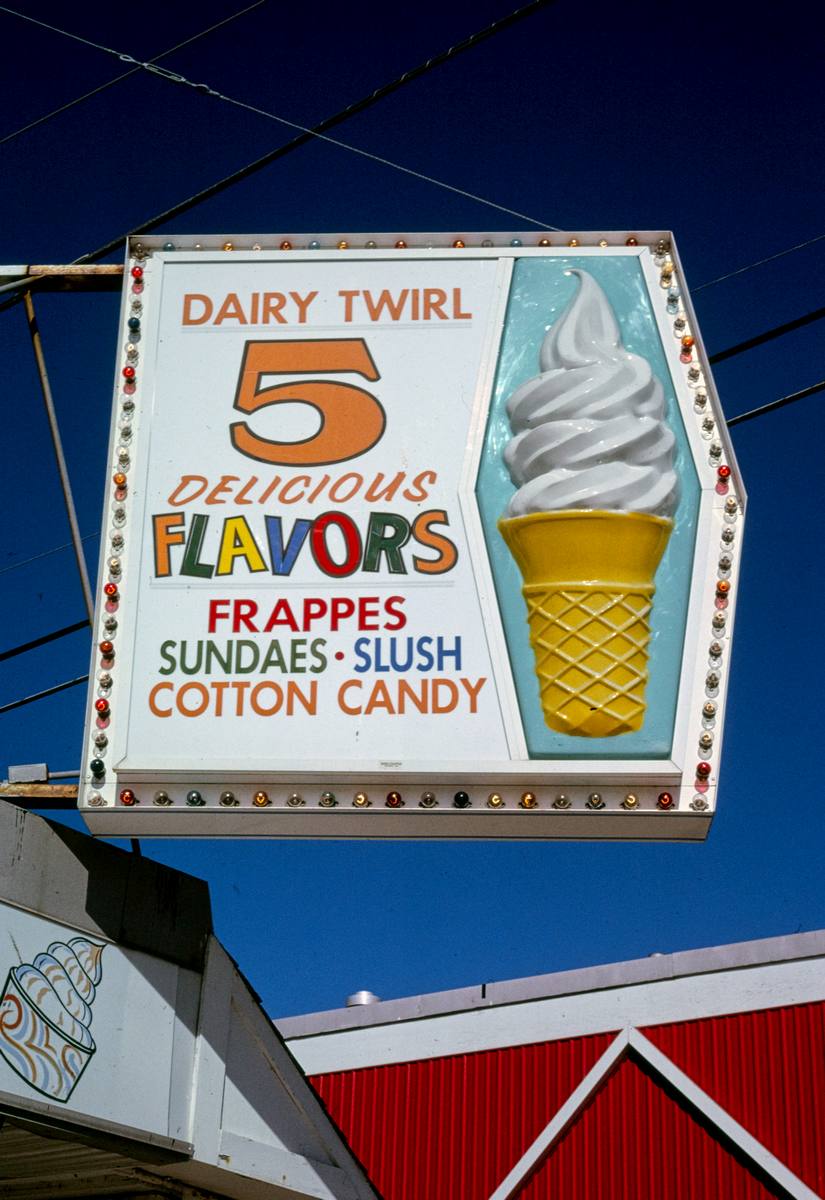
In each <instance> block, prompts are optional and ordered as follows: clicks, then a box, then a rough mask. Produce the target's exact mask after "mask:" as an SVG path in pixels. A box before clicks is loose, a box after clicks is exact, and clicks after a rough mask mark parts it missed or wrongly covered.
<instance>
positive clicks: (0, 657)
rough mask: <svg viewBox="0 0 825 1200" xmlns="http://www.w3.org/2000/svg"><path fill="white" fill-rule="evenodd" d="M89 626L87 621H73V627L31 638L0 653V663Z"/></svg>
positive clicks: (66, 626) (69, 626)
mask: <svg viewBox="0 0 825 1200" xmlns="http://www.w3.org/2000/svg"><path fill="white" fill-rule="evenodd" d="M90 624H91V622H89V621H88V620H87V621H75V623H74V625H65V626H64V627H63V629H55V630H54V631H53V632H52V633H44V634H43V636H42V637H38V638H33V639H32V641H30V642H22V643H21V645H19V646H12V648H11V649H10V650H3V651H0V662H5V661H6V659H7V658H15V657H16V655H18V654H26V653H27V652H28V651H29V650H36V649H37V648H38V646H46V645H48V644H49V642H56V641H57V639H58V638H62V637H67V636H68V634H70V633H77V632H78V630H80V629H88V628H89V627H90Z"/></svg>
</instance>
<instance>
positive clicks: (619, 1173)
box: [456, 1059, 775, 1200]
mask: <svg viewBox="0 0 825 1200" xmlns="http://www.w3.org/2000/svg"><path fill="white" fill-rule="evenodd" d="M516 1196H517V1197H518V1200H551V1198H552V1200H772V1198H773V1197H774V1196H775V1193H774V1192H773V1191H768V1189H767V1188H765V1187H763V1186H762V1184H760V1183H759V1182H758V1181H757V1180H756V1179H755V1178H754V1177H753V1175H751V1173H750V1172H749V1171H748V1170H747V1168H746V1167H744V1166H742V1165H741V1164H740V1163H739V1162H737V1161H736V1159H735V1158H733V1157H732V1155H731V1154H730V1153H728V1151H727V1150H726V1149H724V1148H723V1147H722V1146H721V1145H720V1144H719V1143H718V1142H717V1141H716V1140H715V1139H714V1138H713V1137H712V1136H711V1135H710V1134H709V1133H707V1132H706V1131H705V1130H704V1129H703V1128H702V1127H701V1126H700V1125H698V1124H697V1123H696V1121H694V1119H693V1118H692V1117H691V1116H689V1115H688V1113H687V1112H685V1111H684V1110H683V1109H682V1108H681V1107H680V1106H679V1105H678V1104H677V1103H676V1101H675V1100H672V1099H671V1098H670V1096H668V1095H666V1093H665V1092H664V1091H662V1089H661V1088H660V1087H659V1086H658V1084H656V1083H654V1082H653V1081H652V1080H651V1079H650V1078H648V1076H647V1075H645V1074H644V1072H643V1071H642V1070H641V1069H640V1068H639V1067H638V1066H637V1065H636V1063H634V1062H633V1061H632V1060H630V1059H625V1060H624V1062H623V1063H622V1064H621V1066H620V1067H619V1069H618V1071H617V1072H616V1073H615V1074H614V1075H613V1076H611V1078H610V1079H609V1080H608V1081H607V1082H606V1083H605V1085H604V1087H603V1088H602V1089H601V1090H600V1091H599V1092H597V1093H596V1096H595V1097H594V1099H593V1102H592V1103H591V1104H590V1105H589V1106H588V1107H587V1108H586V1109H585V1110H584V1112H583V1113H582V1114H581V1116H580V1118H579V1120H578V1121H577V1122H576V1123H575V1124H574V1125H573V1126H572V1128H571V1129H570V1130H569V1131H568V1132H567V1134H566V1135H565V1136H564V1137H563V1138H562V1140H561V1141H560V1142H559V1143H558V1145H557V1146H556V1147H555V1149H554V1150H553V1151H552V1152H551V1153H550V1154H549V1155H548V1157H547V1158H546V1159H545V1160H544V1162H543V1163H542V1164H541V1166H540V1167H539V1169H538V1170H537V1171H536V1173H535V1174H534V1175H533V1176H532V1178H531V1179H530V1180H529V1181H528V1182H527V1183H526V1185H525V1186H524V1187H523V1188H522V1189H520V1190H519V1191H518V1192H516ZM456 1200H457V1198H456Z"/></svg>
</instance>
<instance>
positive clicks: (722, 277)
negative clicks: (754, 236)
mask: <svg viewBox="0 0 825 1200" xmlns="http://www.w3.org/2000/svg"><path fill="white" fill-rule="evenodd" d="M823 239H825V233H818V234H817V235H816V237H812V238H809V239H808V241H807V242H798V243H797V244H796V245H795V246H788V248H787V250H779V251H778V252H777V253H776V254H769V255H768V257H767V258H760V259H757V261H756V262H752V263H748V264H747V266H745V267H737V269H736V270H735V271H728V273H727V275H717V276H716V278H715V279H709V280H708V281H707V283H700V284H699V286H698V287H694V288H691V289H690V290H691V293H692V294H693V295H695V294H696V292H701V291H704V289H705V288H709V287H713V285H714V284H715V283H724V282H725V280H726V279H733V277H734V276H735V275H744V274H745V272H746V271H752V270H753V269H754V267H763V266H764V265H765V263H769V262H774V261H775V260H776V259H777V258H784V257H785V255H786V254H793V252H794V251H795V250H804V249H805V248H806V247H807V246H813V245H814V244H815V243H816V242H821V241H823Z"/></svg>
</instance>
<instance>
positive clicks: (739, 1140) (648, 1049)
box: [490, 1028, 821, 1200]
mask: <svg viewBox="0 0 825 1200" xmlns="http://www.w3.org/2000/svg"><path fill="white" fill-rule="evenodd" d="M630 1051H633V1053H634V1054H635V1055H636V1056H637V1057H638V1058H640V1059H642V1060H643V1061H644V1062H645V1063H646V1064H647V1065H648V1066H649V1067H650V1068H651V1069H652V1070H653V1071H654V1073H655V1074H656V1075H658V1076H660V1077H661V1078H662V1079H663V1080H665V1081H666V1082H667V1083H668V1084H669V1085H670V1086H671V1087H672V1088H673V1090H674V1091H675V1092H676V1093H677V1094H678V1095H679V1096H680V1097H681V1098H682V1099H683V1100H685V1101H687V1103H688V1104H689V1105H690V1106H691V1107H692V1108H694V1109H696V1110H697V1111H698V1112H700V1113H701V1114H702V1116H703V1117H705V1118H706V1120H707V1121H708V1122H709V1124H710V1125H712V1126H713V1128H714V1129H715V1130H716V1131H717V1132H718V1133H721V1134H722V1135H723V1136H724V1137H725V1138H726V1139H727V1140H728V1141H729V1142H732V1143H733V1145H734V1146H736V1148H737V1149H738V1150H740V1151H741V1152H742V1154H743V1155H744V1156H745V1157H746V1158H747V1159H749V1160H750V1161H751V1162H752V1163H753V1164H754V1165H755V1166H757V1167H758V1168H759V1169H760V1170H761V1171H762V1172H763V1173H764V1174H765V1175H766V1176H767V1177H768V1178H769V1179H770V1180H771V1182H772V1183H775V1184H776V1185H777V1186H778V1187H780V1188H782V1189H783V1190H784V1191H785V1192H786V1193H787V1194H788V1195H789V1196H792V1197H793V1200H821V1198H820V1197H819V1195H818V1193H817V1192H814V1191H812V1190H811V1189H810V1188H809V1187H808V1186H807V1184H805V1183H803V1182H802V1180H801V1179H799V1177H798V1176H796V1175H794V1173H793V1171H791V1170H789V1169H788V1167H786V1166H785V1164H784V1163H783V1162H781V1161H780V1160H779V1159H778V1158H777V1157H776V1155H774V1154H771V1152H770V1150H767V1149H766V1148H765V1146H763V1145H762V1143H761V1142H759V1141H757V1139H756V1138H755V1137H753V1135H752V1134H750V1133H748V1131H747V1130H746V1129H745V1128H743V1126H742V1125H740V1124H739V1122H738V1121H735V1120H734V1119H733V1117H732V1116H731V1115H730V1113H728V1112H726V1111H725V1109H724V1108H722V1107H721V1106H720V1105H719V1104H717V1103H716V1101H715V1100H713V1099H712V1098H711V1097H710V1096H709V1095H708V1094H707V1092H705V1091H703V1090H702V1089H701V1088H700V1087H699V1086H698V1085H697V1084H696V1083H694V1082H693V1080H692V1079H691V1078H690V1077H689V1076H687V1075H686V1074H685V1073H684V1071H681V1070H680V1069H679V1068H678V1067H677V1066H676V1064H675V1063H673V1062H672V1061H671V1059H669V1058H668V1057H667V1055H665V1054H663V1053H662V1052H661V1050H659V1049H657V1047H656V1046H654V1045H653V1043H652V1042H651V1041H650V1040H649V1039H648V1038H646V1037H645V1036H644V1034H643V1033H640V1032H639V1030H638V1029H631V1028H627V1029H623V1030H622V1031H621V1032H620V1033H619V1034H617V1035H616V1037H615V1038H614V1040H613V1041H612V1042H611V1043H610V1045H609V1046H608V1048H607V1049H606V1050H605V1052H604V1054H602V1056H601V1058H600V1059H599V1060H598V1062H596V1063H595V1064H594V1066H593V1067H592V1068H591V1069H590V1071H588V1073H587V1075H585V1077H584V1079H583V1080H582V1081H581V1083H580V1084H579V1086H578V1087H577V1088H576V1089H575V1091H573V1092H571V1094H570V1095H569V1096H568V1098H567V1100H565V1102H564V1104H562V1106H561V1108H560V1109H559V1110H558V1112H557V1113H556V1114H555V1115H554V1116H553V1117H552V1119H551V1120H550V1121H549V1122H548V1124H547V1125H546V1126H545V1127H544V1129H543V1130H542V1131H541V1133H540V1134H539V1135H538V1137H537V1138H536V1139H535V1141H534V1142H533V1143H532V1145H531V1146H529V1147H528V1148H527V1150H526V1151H525V1152H524V1154H523V1155H522V1156H521V1158H520V1159H519V1160H518V1162H517V1163H516V1164H515V1166H514V1167H513V1168H512V1170H511V1171H510V1172H509V1173H508V1175H507V1176H506V1177H505V1178H504V1179H503V1180H502V1181H501V1183H500V1184H499V1185H498V1187H497V1188H496V1190H495V1191H494V1192H492V1193H491V1195H490V1200H512V1198H513V1197H514V1196H515V1195H516V1193H517V1192H518V1190H519V1189H520V1188H521V1187H522V1186H523V1185H524V1183H525V1182H526V1180H527V1178H528V1176H529V1175H530V1174H531V1172H532V1171H534V1170H535V1168H536V1166H537V1165H538V1164H539V1163H540V1162H541V1160H542V1159H543V1158H544V1157H545V1156H546V1155H547V1154H548V1153H549V1151H550V1150H551V1149H552V1148H553V1146H554V1145H555V1144H556V1143H557V1142H559V1141H560V1140H561V1138H562V1137H563V1136H564V1134H565V1133H566V1132H567V1130H568V1129H569V1128H570V1126H571V1125H572V1124H573V1123H574V1122H575V1121H576V1119H577V1118H578V1116H579V1114H580V1113H581V1111H582V1109H584V1107H585V1106H586V1105H587V1104H588V1103H589V1102H590V1101H591V1100H592V1098H593V1096H594V1095H595V1093H596V1092H597V1091H598V1090H599V1089H600V1088H601V1086H602V1084H603V1083H604V1081H605V1080H606V1079H607V1077H608V1076H609V1075H610V1074H612V1072H613V1071H614V1070H615V1069H616V1067H618V1065H619V1064H620V1063H621V1062H622V1061H623V1060H624V1059H625V1058H626V1057H627V1056H628V1053H629V1052H630Z"/></svg>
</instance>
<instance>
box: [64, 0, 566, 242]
mask: <svg viewBox="0 0 825 1200" xmlns="http://www.w3.org/2000/svg"><path fill="white" fill-rule="evenodd" d="M557 2H558V0H531V2H530V3H529V4H525V5H524V6H523V7H522V8H518V9H516V10H515V11H514V12H512V13H510V14H509V15H508V16H506V17H501V18H500V19H499V20H498V21H493V23H492V24H491V25H488V26H487V27H486V28H485V29H481V30H479V31H478V32H477V33H474V34H471V35H470V36H469V37H467V38H464V40H463V41H461V42H456V44H455V45H454V46H450V47H449V49H447V50H444V51H442V52H441V53H440V54H436V55H434V56H433V57H432V58H428V59H427V60H426V62H423V63H421V64H419V66H417V67H413V68H412V69H411V70H409V71H405V72H404V74H403V75H399V76H398V78H397V79H393V80H392V81H391V82H390V83H386V84H384V85H383V86H382V87H380V88H376V90H375V91H374V92H371V93H370V94H369V95H368V96H364V97H362V99H360V100H356V101H355V102H354V103H352V104H349V105H347V107H346V108H342V109H340V111H339V112H337V113H335V114H334V115H333V116H331V117H326V118H325V119H324V120H323V121H320V122H319V123H318V124H317V125H313V126H312V128H306V129H304V128H303V127H302V126H298V128H300V129H301V130H302V132H301V133H300V134H298V135H297V136H296V137H294V138H292V140H291V141H289V142H286V143H285V144H284V145H282V146H278V147H277V149H275V150H270V151H269V152H268V153H267V154H264V155H263V156H262V157H261V158H258V159H255V161H254V162H251V163H248V164H247V165H246V166H245V167H241V168H240V169H239V170H237V171H234V172H233V173H232V174H231V175H226V176H225V177H224V178H223V179H220V180H218V181H217V182H216V183H213V184H211V185H210V186H209V187H207V188H203V189H202V190H201V191H200V192H196V193H194V194H193V195H192V196H189V197H187V199H185V200H182V201H180V202H179V203H178V204H175V205H173V206H172V207H171V208H167V209H166V210H165V211H164V212H162V213H158V214H157V216H154V217H151V218H150V219H149V220H147V221H144V222H142V223H141V224H140V225H138V226H136V227H135V228H134V229H131V230H129V231H128V233H126V234H121V235H120V236H119V237H116V238H113V239H112V240H111V241H109V242H107V243H106V244H105V245H103V246H100V247H98V249H96V250H93V251H91V252H90V253H88V254H84V255H83V256H82V257H81V258H79V259H77V260H76V261H77V262H96V261H97V260H98V259H100V258H105V257H106V255H107V254H111V253H112V251H114V250H117V249H118V248H119V247H120V246H121V245H122V243H123V240H124V238H126V237H136V236H137V235H138V234H141V233H149V232H150V230H152V229H155V228H156V227H157V226H158V225H161V224H162V223H163V222H165V221H169V220H172V218H173V217H178V216H180V215H181V214H182V213H184V212H188V210H189V209H191V208H194V207H195V205H197V204H201V203H203V201H204V200H209V199H211V197H212V196H216V195H218V194H219V193H220V192H222V191H224V190H225V189H226V188H228V187H231V186H232V185H233V184H235V183H240V182H241V181H242V180H244V179H247V178H248V177H249V176H250V175H253V174H255V173H256V172H258V171H260V170H262V169H263V168H264V167H266V166H269V164H270V163H272V162H275V161H277V160H278V159H280V158H283V157H284V156H285V155H287V154H289V153H291V151H293V150H297V149H298V147H299V146H304V145H306V144H307V142H310V141H312V140H313V139H314V138H317V137H320V136H322V135H323V134H324V133H326V131H327V130H328V129H333V128H335V126H337V125H340V124H342V123H343V122H344V121H348V120H349V119H350V118H351V117H354V116H357V115H358V114H360V113H362V112H364V111H365V110H366V109H368V108H371V107H372V106H373V105H374V104H377V103H378V101H379V100H383V99H385V97H387V96H389V95H392V93H393V92H396V91H398V90H399V89H400V88H402V87H404V86H405V85H406V84H408V83H412V82H413V81H414V80H416V79H420V78H421V76H422V75H425V74H426V73H427V72H428V71H432V70H434V69H435V68H436V67H440V66H442V65H443V64H444V63H445V62H448V61H449V60H450V59H452V58H455V57H457V56H458V55H459V54H461V53H463V52H464V51H465V50H470V49H472V48H473V47H474V46H477V45H478V44H479V43H480V42H482V41H485V40H486V39H487V38H490V37H492V36H493V35H494V34H497V33H500V32H501V31H502V30H504V29H506V28H508V27H509V26H510V25H514V24H515V23H516V22H517V21H520V20H522V19H523V18H524V17H528V16H530V15H532V13H534V12H536V11H537V10H538V9H540V8H546V7H549V5H551V4H555V3H557ZM194 86H198V85H194ZM266 115H267V116H269V117H272V114H269V113H268V114H266ZM272 119H273V120H279V119H280V118H276V117H272ZM330 140H332V139H330ZM337 144H340V145H342V146H343V145H345V143H343V142H342V143H337ZM347 149H355V148H354V147H350V146H348V147H347ZM355 152H356V153H361V154H365V153H366V152H365V151H357V150H356V151H355ZM393 165H395V164H393ZM402 169H406V168H402ZM433 182H436V183H437V182H438V181H435V180H434V181H433ZM441 186H447V187H449V185H441ZM454 190H458V189H454ZM474 198H476V197H474ZM477 199H479V200H481V202H482V203H490V202H489V201H484V200H482V199H481V197H477ZM503 211H511V210H507V209H505V210H503ZM512 215H514V216H521V214H519V213H513V214H512ZM525 219H526V220H529V221H531V222H532V223H533V224H535V225H539V226H541V227H542V228H545V229H552V228H553V226H552V225H543V224H542V222H540V221H536V220H534V218H532V217H526V218H525Z"/></svg>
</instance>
